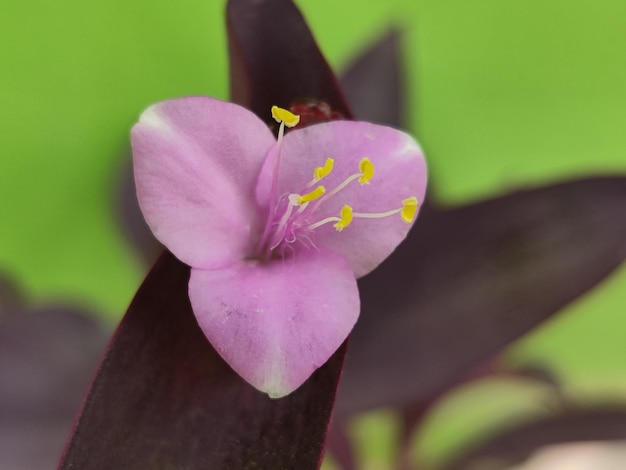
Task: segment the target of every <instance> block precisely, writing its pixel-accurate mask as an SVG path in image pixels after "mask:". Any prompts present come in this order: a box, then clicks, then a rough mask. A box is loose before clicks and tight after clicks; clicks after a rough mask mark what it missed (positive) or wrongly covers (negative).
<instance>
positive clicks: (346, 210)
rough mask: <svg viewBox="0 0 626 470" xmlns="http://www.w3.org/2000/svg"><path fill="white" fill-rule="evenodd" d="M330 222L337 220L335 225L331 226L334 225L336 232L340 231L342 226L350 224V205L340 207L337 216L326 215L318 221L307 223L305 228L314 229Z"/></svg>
mask: <svg viewBox="0 0 626 470" xmlns="http://www.w3.org/2000/svg"><path fill="white" fill-rule="evenodd" d="M331 222H337V223H336V224H335V225H333V227H335V230H337V231H338V232H341V231H342V230H343V229H344V228H346V227H347V226H348V225H350V222H352V207H350V206H348V205H345V206H343V207H342V208H341V212H340V213H339V217H337V216H333V217H326V218H325V219H323V220H320V221H319V222H315V223H314V224H311V225H309V226H308V227H307V228H308V229H309V230H315V229H316V228H318V227H321V226H322V225H326V224H329V223H331Z"/></svg>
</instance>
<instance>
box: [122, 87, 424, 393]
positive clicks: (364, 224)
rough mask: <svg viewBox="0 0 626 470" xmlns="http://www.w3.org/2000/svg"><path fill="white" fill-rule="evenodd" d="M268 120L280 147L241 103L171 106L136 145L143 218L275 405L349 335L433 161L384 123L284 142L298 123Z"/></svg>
mask: <svg viewBox="0 0 626 470" xmlns="http://www.w3.org/2000/svg"><path fill="white" fill-rule="evenodd" d="M268 112H269V110H268ZM272 114H273V116H274V118H275V119H276V120H277V121H278V122H280V123H281V124H280V130H279V133H278V134H279V135H278V140H277V139H276V138H274V136H273V135H272V133H271V131H270V130H269V129H268V127H267V126H266V125H265V124H264V123H263V122H262V121H261V120H260V119H259V118H258V117H256V116H255V115H254V114H253V113H251V112H250V111H248V110H246V109H244V108H242V107H240V106H238V105H235V104H232V103H226V102H222V101H218V100H215V99H211V98H206V97H189V98H182V99H176V100H171V101H165V102H162V103H158V104H155V105H153V106H151V107H149V108H148V109H147V110H146V111H144V113H143V114H142V115H141V117H140V119H139V122H138V123H137V124H136V125H135V126H134V127H133V130H132V136H131V139H132V147H133V159H134V168H135V181H136V185H137V196H138V199H139V204H140V206H141V210H142V212H143V214H144V217H145V218H146V221H147V222H148V225H149V226H150V228H151V229H152V231H153V232H154V234H155V236H156V237H157V238H158V239H159V240H160V241H161V242H162V243H163V244H164V245H165V246H166V247H167V248H168V249H169V250H170V251H171V252H172V253H173V254H174V255H175V256H176V257H178V258H179V259H180V260H181V261H182V262H184V263H186V264H188V265H189V266H191V277H190V280H189V299H190V301H191V305H192V308H193V311H194V314H195V316H196V318H197V320H198V324H199V325H200V327H201V328H202V330H203V331H204V333H205V335H206V336H207V338H208V340H209V341H210V342H211V344H212V345H213V346H214V348H215V349H216V350H217V352H218V353H219V354H220V355H221V356H222V357H223V358H224V360H225V361H226V362H228V364H230V366H231V367H232V368H233V369H234V370H235V371H236V372H237V373H238V374H239V375H240V376H241V377H243V378H244V379H245V380H247V381H248V382H249V383H250V384H252V385H253V386H254V387H256V388H257V389H259V390H262V391H264V392H266V393H267V394H269V395H270V396H271V397H274V398H277V397H282V396H284V395H287V394H289V393H291V392H292V391H293V390H295V389H296V388H298V387H299V386H300V385H301V384H302V383H303V382H304V381H305V380H306V379H307V378H308V377H309V376H310V375H311V374H312V373H313V372H314V371H315V370H316V369H317V368H318V367H320V366H321V365H323V364H324V363H325V362H326V361H327V360H328V358H329V357H330V356H331V355H332V354H333V353H334V352H335V351H336V349H337V348H338V347H339V346H340V345H341V343H342V342H343V341H344V340H345V338H346V337H347V336H348V334H349V333H350V331H351V330H352V327H353V326H354V324H355V322H356V320H357V318H358V316H359V308H360V305H359V293H358V290H357V284H356V279H357V278H359V277H361V276H364V275H365V274H367V273H369V272H370V271H371V270H373V269H374V268H375V267H376V266H377V265H378V264H380V263H381V262H382V261H383V260H384V259H385V258H386V257H387V256H389V254H390V253H391V252H392V251H393V250H394V249H395V247H396V246H397V245H398V244H399V243H400V242H401V241H402V240H403V239H404V238H405V236H406V234H407V232H408V230H409V229H410V227H411V224H412V223H413V221H414V219H415V215H416V213H417V206H418V204H417V201H418V200H421V199H422V198H423V197H424V193H425V188H426V165H425V162H424V159H423V156H422V152H421V150H420V148H419V146H418V144H417V143H416V142H415V141H414V140H413V139H412V138H411V137H410V136H409V135H407V134H405V133H403V132H400V131H398V130H395V129H391V128H389V127H384V126H379V125H375V124H370V123H366V122H354V121H332V122H325V123H321V124H316V125H313V126H310V127H306V128H303V129H294V130H291V131H290V132H289V133H287V134H286V135H284V128H285V126H287V127H292V126H294V125H296V124H297V122H298V117H297V116H295V115H293V114H291V113H290V112H288V111H286V110H284V109H281V108H276V107H274V108H272Z"/></svg>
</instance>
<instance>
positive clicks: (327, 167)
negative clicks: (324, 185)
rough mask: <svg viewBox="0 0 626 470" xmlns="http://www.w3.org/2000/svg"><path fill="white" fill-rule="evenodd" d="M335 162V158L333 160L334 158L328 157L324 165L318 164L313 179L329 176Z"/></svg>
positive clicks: (317, 179)
mask: <svg viewBox="0 0 626 470" xmlns="http://www.w3.org/2000/svg"><path fill="white" fill-rule="evenodd" d="M334 163H335V160H333V159H332V158H327V159H326V162H325V163H324V166H318V167H317V168H315V170H313V179H315V180H316V181H319V180H321V179H322V178H324V177H326V176H328V175H329V174H330V172H331V171H333V165H334Z"/></svg>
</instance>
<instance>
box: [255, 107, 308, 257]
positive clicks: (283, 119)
mask: <svg viewBox="0 0 626 470" xmlns="http://www.w3.org/2000/svg"><path fill="white" fill-rule="evenodd" d="M272 117H273V118H274V119H275V120H276V122H279V123H280V127H279V129H278V137H277V138H276V155H275V157H274V169H273V172H272V185H271V186H270V197H269V201H270V204H275V203H276V202H277V197H276V196H277V194H276V192H277V185H278V170H279V168H280V151H281V147H282V144H283V136H284V135H285V126H287V127H293V126H295V125H297V124H298V123H299V122H300V116H298V115H296V114H293V113H292V112H291V111H288V110H286V109H284V108H279V107H278V106H272ZM272 217H273V213H272V211H271V210H270V211H268V214H267V220H266V221H265V229H264V230H263V234H262V235H261V238H260V240H259V244H258V250H259V251H262V250H264V247H265V244H266V242H267V241H268V237H269V236H270V232H271V221H272Z"/></svg>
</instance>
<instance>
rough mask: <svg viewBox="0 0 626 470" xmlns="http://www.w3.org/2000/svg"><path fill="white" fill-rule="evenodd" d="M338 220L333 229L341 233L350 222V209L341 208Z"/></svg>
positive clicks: (348, 207) (347, 207)
mask: <svg viewBox="0 0 626 470" xmlns="http://www.w3.org/2000/svg"><path fill="white" fill-rule="evenodd" d="M339 217H340V220H339V222H337V223H336V224H335V225H333V227H335V229H336V230H337V231H338V232H341V231H342V230H343V229H344V228H346V227H347V226H348V225H350V223H351V222H352V207H350V206H348V205H346V206H343V207H342V208H341V212H340V214H339Z"/></svg>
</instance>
